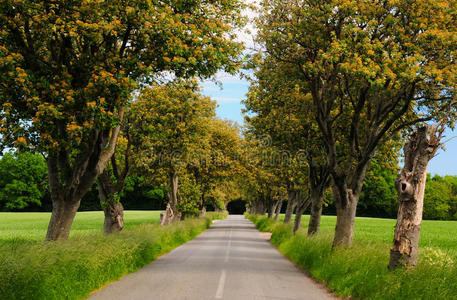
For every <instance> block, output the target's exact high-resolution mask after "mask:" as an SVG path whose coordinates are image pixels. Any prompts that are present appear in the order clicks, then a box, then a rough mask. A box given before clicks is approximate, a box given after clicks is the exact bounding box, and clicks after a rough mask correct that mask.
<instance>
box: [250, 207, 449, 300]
mask: <svg viewBox="0 0 457 300" xmlns="http://www.w3.org/2000/svg"><path fill="white" fill-rule="evenodd" d="M247 217H248V218H249V219H250V220H251V221H252V222H253V223H254V224H256V226H257V227H258V228H259V230H261V231H269V232H272V236H271V243H272V244H273V245H275V246H276V247H277V248H278V249H279V251H280V252H281V253H282V254H284V255H285V256H286V257H288V258H289V259H290V260H291V261H293V262H295V263H296V264H297V265H299V266H300V267H301V268H303V269H306V270H307V271H308V272H309V273H310V274H311V275H312V276H313V277H314V278H315V279H317V280H318V281H320V282H323V283H325V284H326V285H327V287H328V288H329V290H331V291H332V292H334V293H335V294H336V295H338V296H343V297H351V298H357V299H456V295H457V268H456V263H457V252H456V251H455V248H454V249H452V248H450V247H449V245H448V244H447V243H444V244H443V245H440V244H439V241H441V237H440V236H439V234H437V239H436V241H438V243H436V244H433V242H430V240H431V241H433V239H432V238H431V237H427V240H428V242H427V246H423V247H421V249H420V252H419V253H420V257H419V263H418V265H417V266H416V268H414V269H411V270H401V269H399V270H396V271H394V272H391V271H389V270H388V269H387V264H388V262H389V249H390V247H391V245H390V243H388V242H385V241H383V239H382V238H379V239H378V238H376V234H375V232H376V231H377V232H378V234H379V235H383V234H384V230H383V227H382V226H378V227H377V228H378V229H377V230H372V228H371V227H370V226H367V227H368V228H367V229H364V228H360V230H361V231H362V232H361V233H360V234H359V236H360V238H358V239H355V240H354V245H353V247H352V248H349V249H336V250H332V248H331V245H332V239H333V233H332V232H329V231H323V232H322V233H320V234H318V235H316V236H313V237H308V236H307V232H306V228H301V229H300V230H298V231H297V234H296V235H293V234H292V226H291V225H284V224H282V223H279V222H274V221H272V220H269V219H268V218H267V217H265V216H256V215H247ZM329 219H330V218H329ZM326 221H328V220H325V218H324V219H323V222H324V225H325V222H326ZM363 222H364V223H367V224H369V223H370V222H371V224H372V225H373V226H375V224H377V223H381V222H384V220H379V219H371V220H368V218H365V220H363ZM431 224H432V223H431ZM436 224H437V226H442V224H441V223H436ZM427 226H433V225H427ZM389 227H390V226H389ZM364 230H365V231H369V232H370V234H367V233H364ZM391 230H392V229H391ZM444 234H446V233H444ZM372 235H373V236H372ZM369 236H371V237H370V238H368V237H369ZM430 244H432V245H433V246H432V247H431V246H430ZM441 246H442V247H441ZM454 247H456V245H454Z"/></svg>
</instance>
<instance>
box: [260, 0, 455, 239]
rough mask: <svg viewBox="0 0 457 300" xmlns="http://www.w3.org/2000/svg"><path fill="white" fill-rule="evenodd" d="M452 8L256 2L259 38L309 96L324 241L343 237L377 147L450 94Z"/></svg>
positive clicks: (338, 0) (334, 0) (433, 111)
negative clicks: (323, 186)
mask: <svg viewBox="0 0 457 300" xmlns="http://www.w3.org/2000/svg"><path fill="white" fill-rule="evenodd" d="M455 17H456V13H455V10H453V4H452V1H432V0H430V1H416V2H410V1H380V2H372V1H344V0H331V1H325V2H322V1H279V0H266V1H264V2H263V5H262V10H261V12H260V17H259V20H258V27H259V33H258V36H259V40H260V41H261V42H262V43H264V45H265V50H266V52H267V53H268V54H269V55H271V56H273V57H274V58H275V59H276V60H278V61H281V62H283V63H286V64H287V65H288V66H290V67H291V68H294V69H295V70H296V71H295V72H291V74H292V75H294V76H295V75H296V74H299V77H298V78H299V81H300V82H301V86H302V87H303V90H304V91H305V92H310V93H311V96H312V109H313V113H314V118H315V120H316V122H317V124H318V126H319V130H320V132H321V134H322V137H323V141H322V142H323V144H324V146H325V151H326V160H327V167H328V171H329V172H330V176H331V181H332V189H333V194H334V202H335V206H336V211H337V225H336V228H335V237H334V241H333V246H339V245H342V246H349V245H351V244H352V240H353V232H354V220H355V215H356V208H357V203H358V200H359V197H360V193H361V190H362V186H363V181H364V178H365V174H366V171H367V168H368V166H369V163H370V161H371V159H372V157H373V156H374V155H375V154H376V152H377V150H378V148H379V146H380V145H382V144H384V143H385V142H387V141H389V140H390V139H391V138H392V137H394V136H396V135H398V133H399V132H400V131H401V130H403V129H404V128H408V127H410V126H411V125H412V124H416V123H419V122H421V121H426V120H431V119H433V118H436V117H437V115H440V114H442V113H443V111H444V110H443V108H444V107H445V106H447V104H448V102H449V100H450V99H452V95H453V93H454V87H455V83H456V74H457V72H456V71H457V70H456V61H455V59H454V57H455V49H456V46H457V45H456V43H454V42H453V41H454V40H455V37H456V26H455V24H456V22H454V21H455ZM450 20H452V21H450ZM421 114H424V115H421Z"/></svg>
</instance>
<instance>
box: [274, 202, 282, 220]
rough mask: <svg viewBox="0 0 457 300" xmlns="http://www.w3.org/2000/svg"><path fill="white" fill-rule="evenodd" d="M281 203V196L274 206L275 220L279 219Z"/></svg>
mask: <svg viewBox="0 0 457 300" xmlns="http://www.w3.org/2000/svg"><path fill="white" fill-rule="evenodd" d="M283 203H284V198H282V197H281V200H279V203H278V206H276V212H275V221H278V219H279V214H280V213H281V208H282V204H283Z"/></svg>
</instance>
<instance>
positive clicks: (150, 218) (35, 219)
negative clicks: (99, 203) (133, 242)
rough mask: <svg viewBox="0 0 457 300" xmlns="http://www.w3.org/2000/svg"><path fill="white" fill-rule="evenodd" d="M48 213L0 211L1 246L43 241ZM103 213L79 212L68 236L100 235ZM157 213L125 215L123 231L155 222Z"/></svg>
mask: <svg viewBox="0 0 457 300" xmlns="http://www.w3.org/2000/svg"><path fill="white" fill-rule="evenodd" d="M50 218H51V213H29V212H25V213H10V212H0V245H1V244H2V243H7V242H11V241H19V240H23V241H28V242H31V241H43V240H44V238H45V237H46V231H47V228H48V224H49V220H50ZM103 218H104V217H103V211H88V212H78V213H77V214H76V217H75V221H74V223H73V226H72V229H71V234H70V236H71V237H74V236H76V235H87V234H94V233H99V232H102V230H103ZM159 219H160V211H133V210H126V211H125V212H124V222H125V228H126V229H129V228H132V227H134V226H138V225H139V224H143V223H157V222H158V221H159Z"/></svg>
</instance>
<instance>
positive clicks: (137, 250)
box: [0, 212, 226, 299]
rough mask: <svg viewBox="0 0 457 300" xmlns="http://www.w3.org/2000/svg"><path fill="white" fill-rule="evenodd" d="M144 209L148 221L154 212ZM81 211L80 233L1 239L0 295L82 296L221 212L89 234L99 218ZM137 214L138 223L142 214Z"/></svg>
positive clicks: (190, 236) (193, 232)
mask: <svg viewBox="0 0 457 300" xmlns="http://www.w3.org/2000/svg"><path fill="white" fill-rule="evenodd" d="M149 213H150V214H149V218H147V220H148V221H151V219H153V216H156V215H158V212H149ZM144 214H145V215H144V216H147V214H146V212H144ZM133 215H135V213H134V214H133ZM83 216H84V217H87V219H86V220H87V223H84V220H83V219H84V218H83V219H80V222H81V223H80V227H79V228H80V230H81V232H80V233H82V234H74V235H73V236H72V237H71V238H70V239H68V240H67V241H59V242H43V241H38V240H36V234H37V233H36V232H34V231H32V234H31V235H30V236H31V239H29V240H27V239H25V240H24V239H23V240H21V239H17V240H16V241H15V240H14V239H13V240H11V239H10V240H8V242H7V243H2V244H0V262H2V263H1V264H0V299H83V298H86V297H88V296H89V295H90V293H91V292H92V291H94V290H97V289H100V288H101V287H103V286H105V285H106V284H108V283H109V282H111V281H114V280H117V279H119V278H121V277H122V276H125V275H127V274H128V273H132V272H134V271H136V270H138V269H140V268H141V267H143V266H144V265H146V264H148V263H150V262H151V261H153V260H155V259H156V258H157V257H158V256H160V255H162V254H165V253H167V252H169V251H171V250H172V249H173V248H175V247H177V246H179V245H181V244H183V243H185V242H187V241H189V240H191V239H193V238H194V237H196V236H197V235H198V234H200V233H201V232H202V231H204V230H205V229H206V228H208V227H209V226H210V225H211V222H212V220H213V219H220V218H224V217H225V216H226V215H224V214H217V213H208V214H207V216H205V217H203V218H189V219H187V220H185V221H183V222H178V223H175V224H171V225H169V226H165V227H162V226H160V225H159V224H157V222H156V224H150V223H149V224H148V223H145V224H140V225H136V226H135V225H133V223H134V222H132V223H130V225H129V226H127V228H126V229H124V230H123V231H122V232H120V233H116V234H112V235H103V234H102V233H100V232H99V233H94V232H96V231H99V229H98V228H97V229H95V228H94V225H97V226H98V222H95V221H93V220H94V219H92V218H91V217H92V214H87V215H83ZM137 217H138V218H137V222H140V220H139V219H141V217H140V216H137ZM21 218H22V217H21ZM21 218H19V219H21ZM102 219H103V218H102ZM127 220H128V219H127ZM3 222H4V221H2V223H3ZM37 222H38V221H37ZM32 223H33V222H32ZM37 224H38V223H37ZM18 226H20V225H18ZM90 232H92V233H90ZM21 234H23V233H21ZM42 237H43V235H40V238H42Z"/></svg>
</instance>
